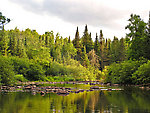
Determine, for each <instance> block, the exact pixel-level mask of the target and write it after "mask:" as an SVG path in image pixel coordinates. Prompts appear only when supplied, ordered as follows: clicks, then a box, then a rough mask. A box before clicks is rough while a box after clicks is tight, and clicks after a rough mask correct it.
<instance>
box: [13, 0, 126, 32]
mask: <svg viewBox="0 0 150 113" xmlns="http://www.w3.org/2000/svg"><path fill="white" fill-rule="evenodd" d="M10 1H12V2H14V3H17V4H20V5H21V6H22V7H23V8H24V9H26V10H30V11H32V12H34V13H38V14H40V15H43V14H48V15H51V16H56V17H58V18H60V19H61V20H63V21H66V22H70V23H73V24H76V25H83V24H84V25H85V24H88V25H91V26H95V27H101V26H102V27H108V28H114V29H119V23H118V22H117V20H119V19H120V18H123V17H124V15H125V13H126V12H125V11H123V10H122V11H120V10H117V9H115V8H112V7H108V6H107V5H106V4H103V3H102V2H98V0H82V1H81V0H40V1H39V0H38V1H39V2H37V1H36V0H10Z"/></svg>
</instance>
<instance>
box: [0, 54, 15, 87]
mask: <svg viewBox="0 0 150 113" xmlns="http://www.w3.org/2000/svg"><path fill="white" fill-rule="evenodd" d="M14 76H15V73H14V67H13V65H12V62H11V60H10V59H8V58H7V57H3V56H0V83H2V84H5V85H10V84H12V83H13V82H14Z"/></svg>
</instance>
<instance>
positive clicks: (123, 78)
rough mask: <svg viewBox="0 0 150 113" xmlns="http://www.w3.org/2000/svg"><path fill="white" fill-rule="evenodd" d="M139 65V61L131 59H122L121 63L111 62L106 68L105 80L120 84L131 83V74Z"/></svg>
mask: <svg viewBox="0 0 150 113" xmlns="http://www.w3.org/2000/svg"><path fill="white" fill-rule="evenodd" d="M139 66H140V62H139V61H132V60H129V61H124V62H122V63H113V64H112V65H110V67H109V68H108V74H107V77H106V81H107V82H112V83H121V84H133V83H134V82H133V79H132V74H133V73H134V72H135V71H136V70H137V69H138V67H139Z"/></svg>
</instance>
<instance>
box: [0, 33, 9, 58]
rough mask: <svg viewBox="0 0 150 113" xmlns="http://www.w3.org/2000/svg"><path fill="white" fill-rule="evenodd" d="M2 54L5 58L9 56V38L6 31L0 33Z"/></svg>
mask: <svg viewBox="0 0 150 113" xmlns="http://www.w3.org/2000/svg"><path fill="white" fill-rule="evenodd" d="M0 54H2V55H4V56H7V54H8V44H7V36H6V33H5V31H4V30H2V31H0Z"/></svg>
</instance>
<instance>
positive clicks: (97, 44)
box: [94, 33, 99, 54]
mask: <svg viewBox="0 0 150 113" xmlns="http://www.w3.org/2000/svg"><path fill="white" fill-rule="evenodd" d="M94 50H95V52H96V54H98V52H99V42H98V36H97V33H96V38H95V42H94Z"/></svg>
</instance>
